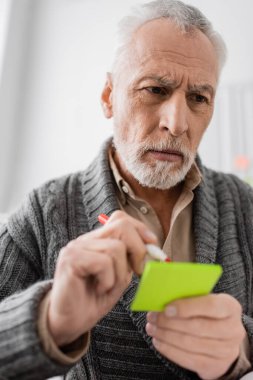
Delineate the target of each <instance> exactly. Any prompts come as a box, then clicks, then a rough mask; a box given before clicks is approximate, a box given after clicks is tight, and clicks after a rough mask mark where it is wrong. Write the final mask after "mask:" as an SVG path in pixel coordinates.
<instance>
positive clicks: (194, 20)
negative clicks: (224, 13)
mask: <svg viewBox="0 0 253 380" xmlns="http://www.w3.org/2000/svg"><path fill="white" fill-rule="evenodd" d="M159 18H164V19H166V18H167V19H170V20H172V21H173V22H174V23H175V24H176V25H177V26H178V27H179V28H180V30H182V32H186V33H190V32H191V31H192V30H193V28H197V29H199V30H200V31H201V32H202V33H204V34H205V35H206V36H207V38H208V39H209V40H210V42H211V43H212V45H213V47H214V49H215V51H216V54H217V59H218V67H219V72H221V70H222V68H223V66H224V64H225V61H226V56H227V49H226V45H225V42H224V41H223V39H222V37H221V36H220V34H219V33H218V32H216V31H215V30H214V29H213V26H212V24H211V22H210V21H209V20H208V19H207V18H206V17H205V16H204V15H203V13H202V12H201V11H200V10H199V9H197V8H196V7H194V6H192V5H188V4H185V3H183V2H182V1H179V0H155V1H151V2H150V3H146V4H141V5H139V6H137V7H135V8H133V12H132V14H131V15H129V16H126V17H124V18H123V19H122V20H121V22H120V23H119V41H120V46H119V48H118V49H117V51H116V57H115V58H116V59H115V62H114V65H113V71H114V70H115V69H116V67H117V66H118V63H119V61H120V60H121V58H123V57H122V55H124V52H125V50H126V46H127V43H128V42H129V41H130V39H131V37H132V35H133V33H134V32H135V31H136V30H137V29H138V28H139V27H140V26H142V25H143V24H145V23H146V22H148V21H151V20H154V19H159Z"/></svg>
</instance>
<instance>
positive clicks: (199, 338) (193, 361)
mask: <svg viewBox="0 0 253 380" xmlns="http://www.w3.org/2000/svg"><path fill="white" fill-rule="evenodd" d="M241 313H242V310H241V305H240V304H239V302H238V301H236V300H235V299H234V298H233V297H231V296H229V295H226V294H210V295H207V296H203V297H195V298H188V299H182V300H177V301H174V302H172V303H171V304H170V305H168V306H167V307H166V309H165V310H164V312H162V313H154V312H150V313H148V315H147V320H148V323H147V325H146V331H147V333H148V335H150V336H151V337H152V338H153V339H152V340H153V344H154V346H155V348H156V349H157V350H158V351H159V352H160V353H161V354H162V355H164V356H165V357H167V358H168V359H170V360H172V361H173V362H175V363H177V364H178V365H180V366H182V367H184V368H187V369H189V370H191V371H194V372H196V373H197V374H198V376H199V377H200V378H201V379H205V380H212V379H217V378H219V377H221V376H222V375H224V374H225V373H226V372H227V371H228V369H229V368H230V366H231V365H232V364H233V362H234V361H235V360H236V359H237V357H238V355H239V349H240V345H241V343H242V340H243V339H244V337H245V329H244V327H243V325H242V322H241Z"/></svg>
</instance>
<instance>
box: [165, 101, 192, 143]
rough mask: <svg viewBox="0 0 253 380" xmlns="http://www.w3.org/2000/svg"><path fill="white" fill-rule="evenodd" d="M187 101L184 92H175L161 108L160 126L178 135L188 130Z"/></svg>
mask: <svg viewBox="0 0 253 380" xmlns="http://www.w3.org/2000/svg"><path fill="white" fill-rule="evenodd" d="M187 112H188V107H187V101H186V99H185V97H184V96H183V94H173V95H172V96H171V97H170V98H169V99H167V100H166V101H165V102H163V104H161V108H160V122H159V128H160V129H163V130H167V131H168V132H170V134H171V135H172V136H175V137H178V136H181V135H182V134H184V133H185V132H186V131H187V130H188V121H187Z"/></svg>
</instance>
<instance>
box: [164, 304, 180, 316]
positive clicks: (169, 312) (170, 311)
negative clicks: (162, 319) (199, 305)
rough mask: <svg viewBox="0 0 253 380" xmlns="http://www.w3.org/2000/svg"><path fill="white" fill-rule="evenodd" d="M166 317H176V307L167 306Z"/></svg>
mask: <svg viewBox="0 0 253 380" xmlns="http://www.w3.org/2000/svg"><path fill="white" fill-rule="evenodd" d="M165 315H166V317H175V316H176V315H177V308H176V306H167V307H166V309H165Z"/></svg>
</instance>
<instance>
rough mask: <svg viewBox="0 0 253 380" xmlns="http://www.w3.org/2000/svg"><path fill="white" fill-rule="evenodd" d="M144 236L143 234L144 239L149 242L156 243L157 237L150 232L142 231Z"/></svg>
mask: <svg viewBox="0 0 253 380" xmlns="http://www.w3.org/2000/svg"><path fill="white" fill-rule="evenodd" d="M144 234H145V237H146V238H147V239H149V240H153V241H157V237H156V235H155V234H154V233H153V232H152V231H150V230H145V231H144Z"/></svg>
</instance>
